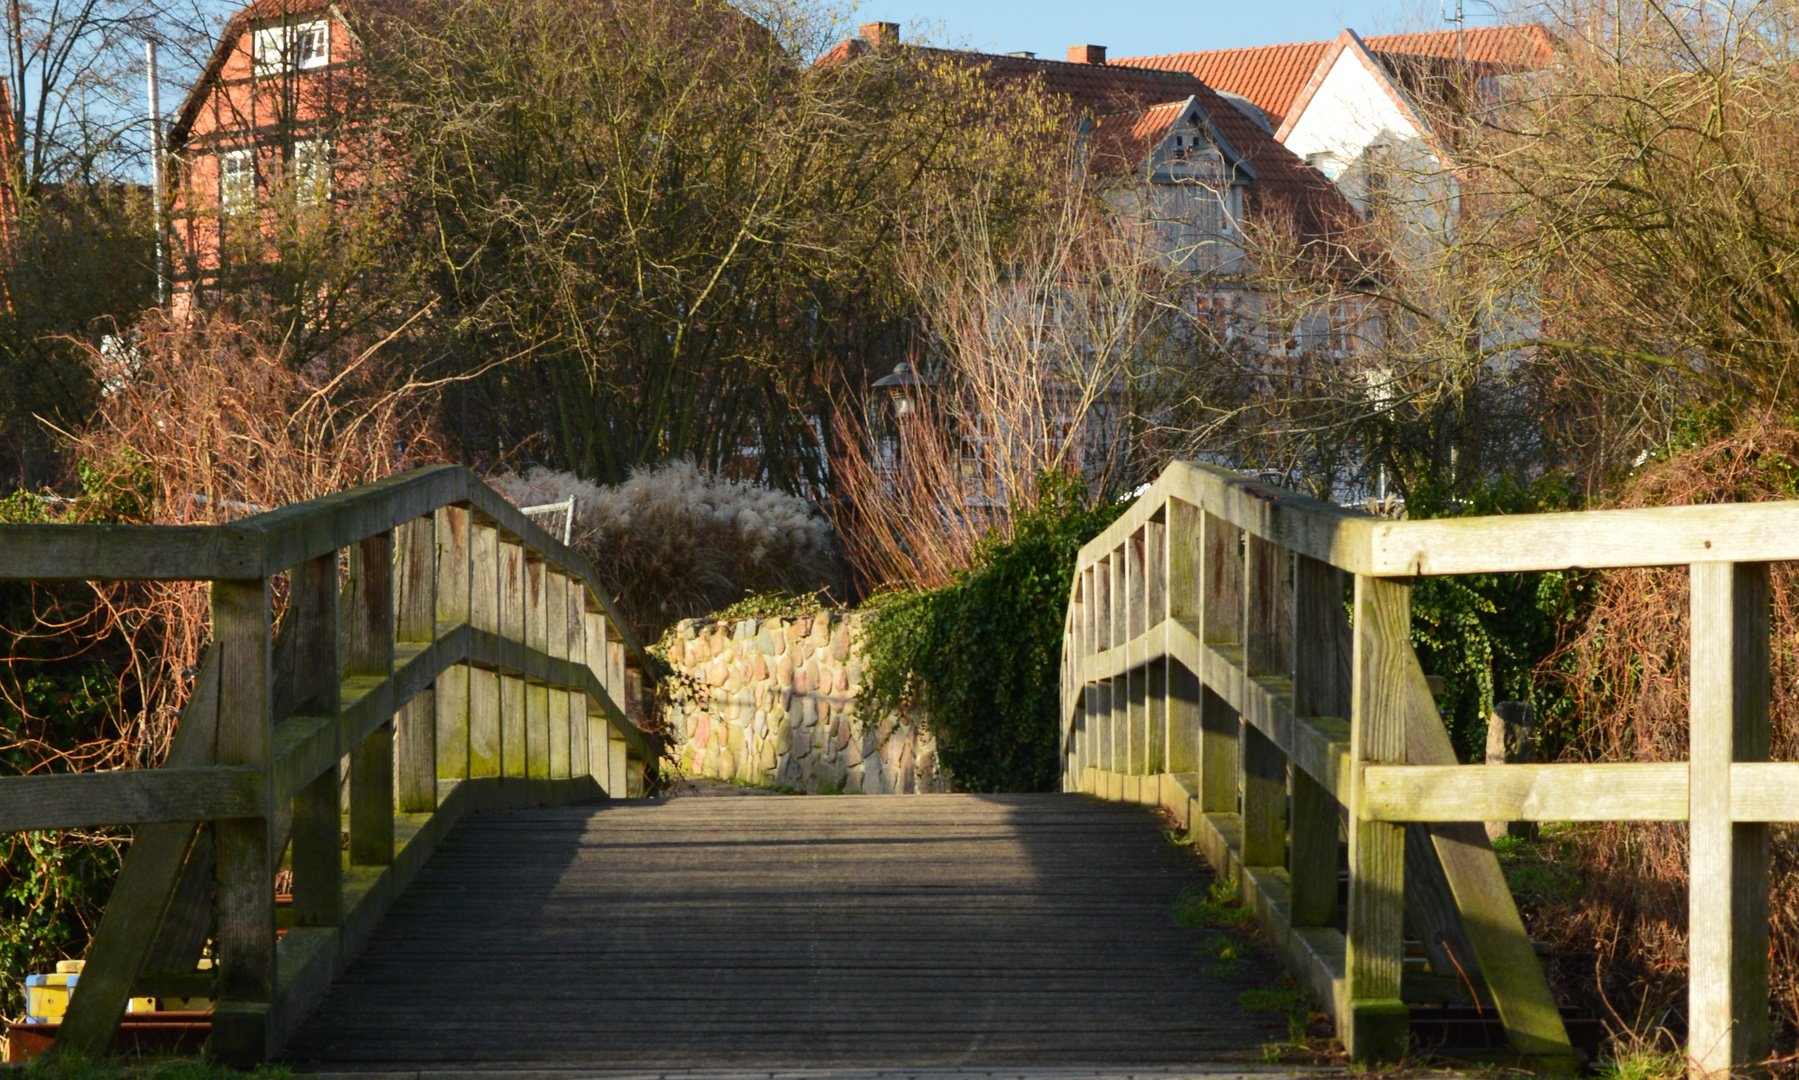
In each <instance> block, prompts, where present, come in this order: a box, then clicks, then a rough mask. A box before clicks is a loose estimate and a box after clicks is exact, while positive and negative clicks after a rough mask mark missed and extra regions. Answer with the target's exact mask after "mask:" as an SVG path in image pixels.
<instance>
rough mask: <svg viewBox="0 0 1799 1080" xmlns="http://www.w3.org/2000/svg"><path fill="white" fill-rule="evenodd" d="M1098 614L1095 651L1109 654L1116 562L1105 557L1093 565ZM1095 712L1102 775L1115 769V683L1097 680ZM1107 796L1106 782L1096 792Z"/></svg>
mask: <svg viewBox="0 0 1799 1080" xmlns="http://www.w3.org/2000/svg"><path fill="white" fill-rule="evenodd" d="M1093 584H1094V590H1095V591H1094V611H1093V651H1094V652H1095V653H1102V652H1105V651H1106V650H1107V649H1110V648H1111V647H1112V559H1111V556H1109V555H1108V556H1105V557H1104V558H1101V559H1099V560H1098V561H1097V562H1095V563H1094V564H1093ZM1093 685H1094V689H1095V690H1096V691H1097V693H1096V694H1095V696H1094V700H1093V706H1092V709H1091V712H1092V718H1093V765H1094V768H1096V769H1098V770H1100V771H1101V772H1102V773H1103V772H1105V771H1106V770H1109V769H1110V768H1111V767H1112V680H1111V679H1109V678H1108V679H1095V680H1094V683H1093ZM1093 793H1094V794H1095V795H1101V796H1103V795H1104V794H1105V793H1106V792H1105V783H1104V781H1103V780H1102V781H1100V782H1099V786H1097V787H1095V788H1094V790H1093Z"/></svg>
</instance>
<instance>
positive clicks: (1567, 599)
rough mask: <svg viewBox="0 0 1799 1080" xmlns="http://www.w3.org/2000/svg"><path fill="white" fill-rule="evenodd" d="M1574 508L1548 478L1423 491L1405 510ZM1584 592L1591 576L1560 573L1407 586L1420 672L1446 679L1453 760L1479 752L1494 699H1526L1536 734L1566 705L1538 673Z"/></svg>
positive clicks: (1417, 514) (1443, 698) (1450, 512)
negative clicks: (1461, 490) (1458, 492)
mask: <svg viewBox="0 0 1799 1080" xmlns="http://www.w3.org/2000/svg"><path fill="white" fill-rule="evenodd" d="M1573 502H1574V496H1573V494H1572V493H1571V492H1570V491H1569V490H1568V488H1567V487H1566V486H1565V484H1564V482H1563V481H1562V479H1561V478H1559V477H1550V478H1545V479H1544V480H1541V481H1539V482H1538V483H1536V484H1534V485H1532V486H1530V487H1521V486H1519V485H1516V484H1511V483H1505V482H1497V483H1488V484H1482V485H1479V486H1477V487H1476V488H1474V489H1473V490H1472V491H1470V492H1468V493H1466V494H1464V495H1463V496H1461V497H1455V498H1452V497H1451V496H1450V495H1449V494H1448V493H1447V492H1445V491H1442V490H1439V489H1436V488H1432V487H1429V486H1425V487H1422V488H1420V489H1419V490H1417V491H1414V492H1413V493H1412V496H1411V498H1410V499H1408V500H1407V504H1406V510H1407V512H1408V513H1409V514H1410V516H1412V517H1414V518H1441V517H1473V516H1479V515H1485V514H1519V513H1538V512H1544V511H1551V510H1568V509H1572V508H1573V506H1572V504H1573ZM1589 595H1590V590H1588V588H1587V575H1585V574H1583V573H1579V572H1561V571H1556V572H1549V573H1538V574H1468V575H1464V576H1461V577H1430V578H1423V579H1421V580H1420V581H1418V582H1417V583H1416V584H1415V585H1413V586H1412V646H1413V648H1415V649H1416V650H1417V652H1418V659H1419V662H1420V663H1422V664H1423V666H1424V670H1425V671H1427V672H1429V673H1430V674H1432V675H1441V676H1443V693H1442V694H1441V695H1440V696H1439V698H1438V705H1439V706H1440V707H1441V709H1442V711H1443V722H1444V724H1445V725H1446V726H1447V727H1448V728H1449V736H1450V740H1451V741H1452V742H1453V743H1454V744H1455V749H1456V756H1457V757H1458V758H1460V759H1461V760H1463V761H1478V760H1480V759H1481V758H1482V756H1483V755H1484V754H1485V749H1486V739H1487V719H1486V718H1487V716H1488V715H1489V714H1490V713H1491V712H1492V711H1493V704H1494V703H1495V702H1497V701H1528V702H1532V703H1533V704H1534V705H1535V706H1536V711H1537V719H1538V725H1539V728H1541V727H1542V726H1543V725H1544V722H1545V721H1551V720H1554V719H1557V718H1560V717H1561V716H1562V714H1564V713H1566V712H1567V711H1568V710H1569V709H1570V708H1571V704H1570V703H1569V702H1568V701H1567V700H1566V698H1565V697H1564V695H1563V694H1562V693H1561V690H1560V685H1559V683H1556V682H1550V681H1544V680H1541V679H1539V678H1538V675H1539V671H1540V669H1541V667H1542V665H1543V664H1544V663H1545V661H1547V660H1549V658H1550V657H1551V656H1552V655H1553V654H1554V653H1555V650H1556V647H1557V645H1558V644H1559V643H1560V642H1561V639H1562V635H1563V633H1564V631H1565V630H1566V629H1567V628H1568V627H1569V626H1572V625H1573V624H1574V623H1575V622H1576V621H1577V620H1578V619H1579V617H1580V613H1581V611H1582V610H1584V607H1585V604H1586V602H1587V598H1588V597H1589Z"/></svg>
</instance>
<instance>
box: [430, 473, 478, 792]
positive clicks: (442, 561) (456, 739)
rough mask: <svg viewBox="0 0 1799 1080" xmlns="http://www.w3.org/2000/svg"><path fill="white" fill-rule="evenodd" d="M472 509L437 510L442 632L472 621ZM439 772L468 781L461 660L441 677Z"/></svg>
mask: <svg viewBox="0 0 1799 1080" xmlns="http://www.w3.org/2000/svg"><path fill="white" fill-rule="evenodd" d="M469 525H470V521H469V511H468V509H467V508H466V507H461V506H446V507H443V508H442V509H440V510H438V511H437V621H438V622H439V623H440V624H441V626H440V636H441V632H442V631H445V630H448V629H450V628H451V627H454V626H458V625H461V624H463V623H467V622H469V621H470V620H469V592H470V574H471V571H472V569H473V567H472V566H471V564H470V561H469V560H470V557H471V554H472V545H471V544H470V543H469V540H470V537H469ZM436 701H437V775H438V777H439V778H440V779H446V780H463V779H467V777H468V775H469V668H468V665H467V664H457V665H455V666H453V667H451V668H449V669H448V670H446V671H444V673H443V674H441V675H439V676H438V677H437V696H436Z"/></svg>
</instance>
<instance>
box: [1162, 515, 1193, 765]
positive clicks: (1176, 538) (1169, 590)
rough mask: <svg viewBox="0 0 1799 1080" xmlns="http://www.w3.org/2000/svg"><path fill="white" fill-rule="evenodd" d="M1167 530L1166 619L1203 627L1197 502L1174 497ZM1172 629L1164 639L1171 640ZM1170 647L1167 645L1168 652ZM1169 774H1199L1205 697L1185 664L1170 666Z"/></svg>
mask: <svg viewBox="0 0 1799 1080" xmlns="http://www.w3.org/2000/svg"><path fill="white" fill-rule="evenodd" d="M1167 506H1168V508H1167V532H1166V536H1165V538H1164V542H1163V545H1162V547H1163V552H1164V557H1165V560H1166V566H1165V568H1164V570H1163V576H1164V578H1165V579H1166V583H1167V584H1166V586H1165V587H1164V590H1163V596H1164V601H1165V608H1164V616H1165V617H1166V618H1167V619H1168V620H1170V621H1176V620H1178V621H1180V622H1182V623H1184V624H1186V625H1188V626H1190V627H1191V628H1192V629H1193V630H1194V631H1195V632H1197V631H1198V629H1199V578H1200V573H1199V554H1200V546H1199V543H1200V528H1201V526H1200V512H1199V508H1198V507H1196V506H1194V505H1193V504H1191V503H1187V502H1182V501H1181V500H1179V499H1170V500H1168V504H1167ZM1166 633H1167V630H1166V628H1165V629H1164V640H1166ZM1165 647H1166V646H1165V645H1164V648H1165ZM1167 718H1168V734H1167V747H1168V771H1169V772H1172V773H1188V772H1198V771H1199V756H1200V755H1199V693H1198V688H1197V687H1196V686H1194V685H1193V674H1192V672H1191V671H1188V670H1187V669H1186V668H1185V666H1184V665H1173V664H1171V665H1170V668H1169V673H1168V707H1167Z"/></svg>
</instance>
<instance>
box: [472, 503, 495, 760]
mask: <svg viewBox="0 0 1799 1080" xmlns="http://www.w3.org/2000/svg"><path fill="white" fill-rule="evenodd" d="M500 559H501V555H500V531H499V529H497V528H495V527H494V526H493V525H492V524H491V523H486V522H471V523H470V526H469V601H468V603H469V609H468V619H469V627H470V628H471V629H474V630H477V631H482V632H485V633H489V634H495V635H497V634H499V632H500V578H501V574H500ZM500 747H501V738H500V674H499V672H497V671H493V670H491V669H489V668H485V667H471V668H470V669H469V675H468V774H469V776H471V777H477V776H499V775H501V772H500V767H501V764H502V762H501V752H500Z"/></svg>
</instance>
